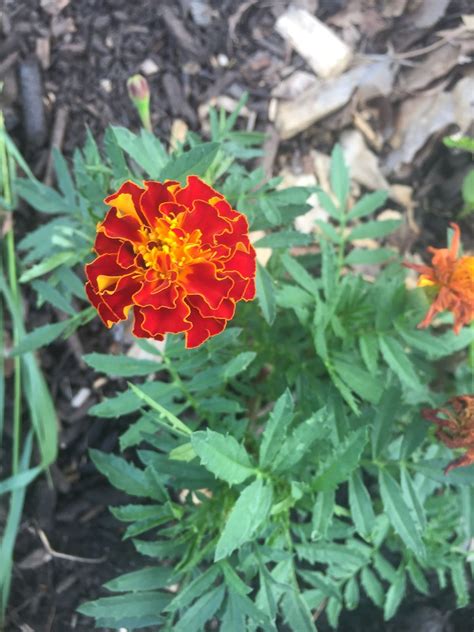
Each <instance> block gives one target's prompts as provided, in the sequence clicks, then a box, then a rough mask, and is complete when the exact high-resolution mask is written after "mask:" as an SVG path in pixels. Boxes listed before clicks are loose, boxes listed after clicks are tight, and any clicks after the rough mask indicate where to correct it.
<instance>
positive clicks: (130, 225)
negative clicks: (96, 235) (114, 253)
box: [98, 208, 144, 243]
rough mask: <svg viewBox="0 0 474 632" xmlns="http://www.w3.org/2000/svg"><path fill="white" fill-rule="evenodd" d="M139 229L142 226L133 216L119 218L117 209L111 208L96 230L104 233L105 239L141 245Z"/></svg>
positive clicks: (141, 235) (141, 238)
mask: <svg viewBox="0 0 474 632" xmlns="http://www.w3.org/2000/svg"><path fill="white" fill-rule="evenodd" d="M141 227H142V224H141V223H140V221H139V220H138V219H137V218H136V217H134V216H133V215H124V216H123V217H120V215H119V214H118V212H117V209H116V208H111V209H110V211H109V212H108V213H107V215H106V216H105V219H104V221H103V222H102V223H101V224H100V225H99V228H98V230H99V231H102V232H104V233H105V234H106V236H107V237H110V238H112V239H122V240H126V241H130V242H132V243H141V242H143V239H144V236H143V233H142V232H141Z"/></svg>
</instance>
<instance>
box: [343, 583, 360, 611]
mask: <svg viewBox="0 0 474 632" xmlns="http://www.w3.org/2000/svg"><path fill="white" fill-rule="evenodd" d="M359 599H360V592H359V584H358V582H357V579H356V578H355V576H354V575H353V576H352V577H351V578H350V579H349V581H348V582H347V583H346V586H345V588H344V601H345V603H346V607H347V609H348V610H355V608H357V606H358V605H359Z"/></svg>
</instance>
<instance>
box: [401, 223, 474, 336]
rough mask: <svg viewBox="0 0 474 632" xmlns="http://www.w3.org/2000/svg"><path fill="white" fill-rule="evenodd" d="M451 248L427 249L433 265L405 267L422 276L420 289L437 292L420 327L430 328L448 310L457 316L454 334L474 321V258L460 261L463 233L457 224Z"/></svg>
mask: <svg viewBox="0 0 474 632" xmlns="http://www.w3.org/2000/svg"><path fill="white" fill-rule="evenodd" d="M451 227H452V228H453V229H454V235H453V239H452V241H451V246H450V247H449V248H432V247H430V248H428V252H431V253H432V255H433V257H432V261H431V263H432V265H431V267H430V266H424V265H416V264H413V263H405V266H406V267H407V268H412V269H413V270H416V271H417V272H420V274H421V276H420V278H419V279H418V286H419V287H431V288H433V290H434V291H435V292H436V297H435V299H434V301H433V304H432V305H431V307H430V308H429V310H428V313H427V314H426V316H425V318H424V319H423V321H422V322H421V323H420V324H419V325H418V327H428V325H429V324H430V323H431V321H432V320H433V318H434V317H435V316H436V314H439V313H440V312H442V311H444V310H448V311H450V312H452V313H453V315H454V331H455V333H457V334H458V333H459V331H460V330H461V327H462V326H463V325H468V324H469V323H470V322H471V321H472V320H473V319H474V257H467V256H465V257H458V251H459V246H460V240H461V231H460V229H459V226H458V225H457V224H454V223H453V224H451Z"/></svg>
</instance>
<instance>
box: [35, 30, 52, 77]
mask: <svg viewBox="0 0 474 632" xmlns="http://www.w3.org/2000/svg"><path fill="white" fill-rule="evenodd" d="M49 44H50V42H49V37H38V39H37V40H36V57H38V59H39V62H40V64H41V68H42V69H43V70H47V69H48V68H49V66H50V64H51V51H50V45H49Z"/></svg>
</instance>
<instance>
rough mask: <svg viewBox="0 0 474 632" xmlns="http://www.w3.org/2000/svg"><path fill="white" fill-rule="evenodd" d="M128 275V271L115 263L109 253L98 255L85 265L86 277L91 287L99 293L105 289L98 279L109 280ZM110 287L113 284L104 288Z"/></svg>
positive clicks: (114, 259)
mask: <svg viewBox="0 0 474 632" xmlns="http://www.w3.org/2000/svg"><path fill="white" fill-rule="evenodd" d="M128 273H129V272H128V270H126V269H125V268H122V266H120V265H119V264H118V263H117V260H116V257H115V255H113V254H110V253H107V254H104V255H99V256H98V257H97V258H96V259H94V261H92V262H91V263H88V264H87V265H86V274H87V277H88V279H89V281H90V282H91V284H92V287H93V288H94V289H95V290H99V291H102V290H103V289H105V288H104V285H103V283H102V284H101V283H100V281H99V282H98V278H99V277H110V278H111V279H115V278H117V277H122V276H124V275H126V274H128ZM111 285H113V283H110V284H108V285H106V287H109V286H111Z"/></svg>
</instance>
